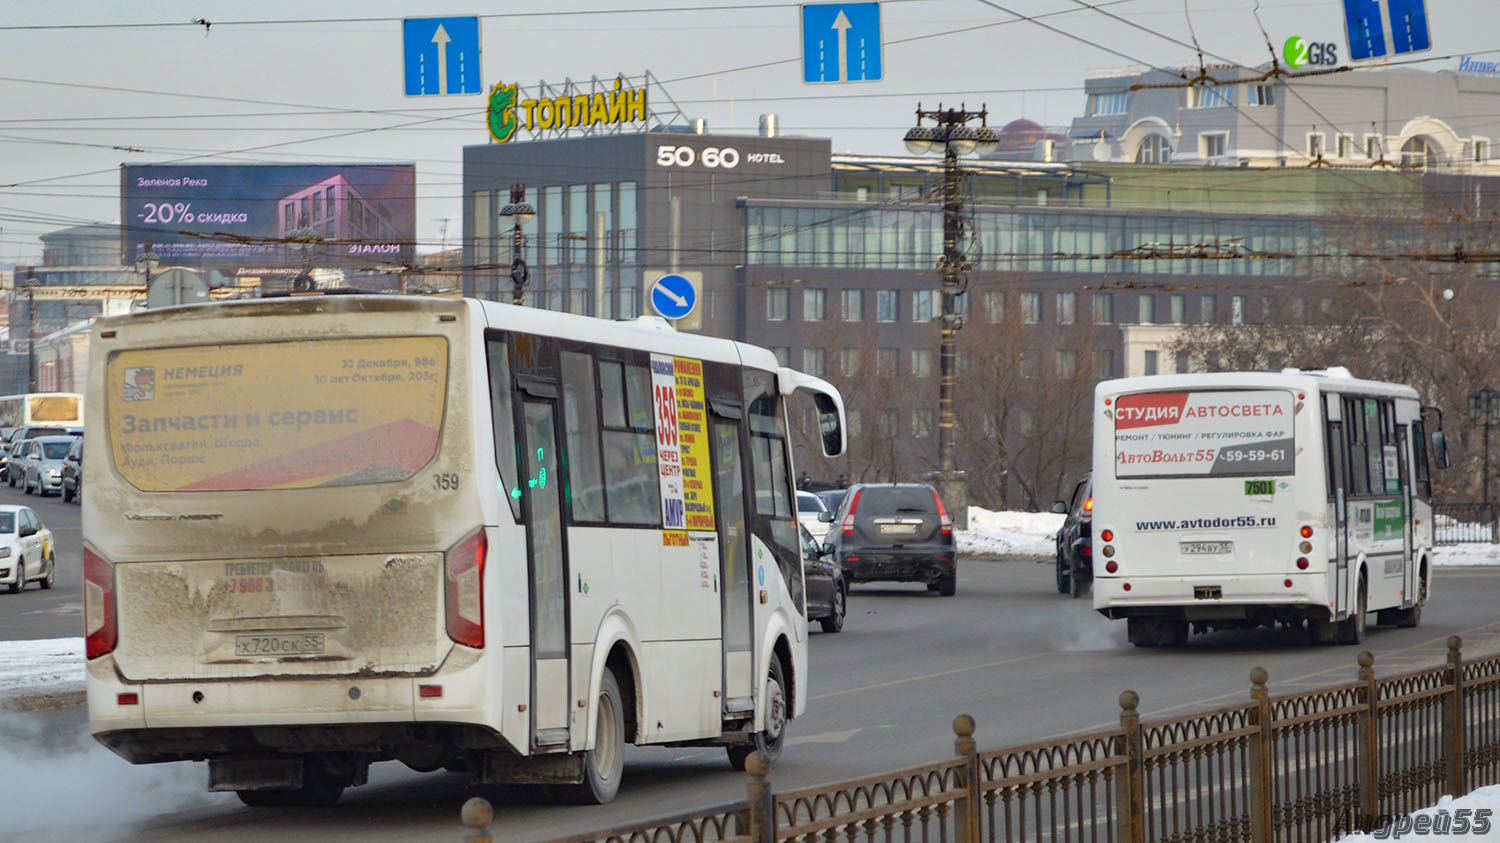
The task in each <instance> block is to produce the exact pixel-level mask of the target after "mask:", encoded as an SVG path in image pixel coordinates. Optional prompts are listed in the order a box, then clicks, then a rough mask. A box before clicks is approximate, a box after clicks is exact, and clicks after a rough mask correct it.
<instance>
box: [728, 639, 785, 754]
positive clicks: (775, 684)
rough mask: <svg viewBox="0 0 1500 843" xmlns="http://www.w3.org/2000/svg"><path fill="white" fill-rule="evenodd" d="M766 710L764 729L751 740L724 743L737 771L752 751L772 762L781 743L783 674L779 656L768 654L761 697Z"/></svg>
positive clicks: (779, 751) (779, 752) (783, 701)
mask: <svg viewBox="0 0 1500 843" xmlns="http://www.w3.org/2000/svg"><path fill="white" fill-rule="evenodd" d="M763 702H764V705H765V709H766V718H765V728H763V729H761V730H760V731H759V732H757V733H756V735H755V742H754V743H748V744H736V745H734V746H727V747H725V750H727V751H728V752H729V765H730V766H731V767H733V768H735V769H736V770H739V771H740V772H744V771H745V762H746V761H747V760H748V759H749V758H750V754H751V753H753V752H757V751H759V752H764V753H765V754H766V755H767V756H769V757H770V759H771V761H772V762H773V763H774V762H775V761H776V759H778V758H780V757H781V744H782V741H783V738H784V737H785V735H786V721H787V706H788V702H787V693H786V677H785V675H784V674H783V673H782V670H781V659H778V658H776V656H775V655H772V656H771V673H770V675H769V676H767V677H766V693H765V699H764V701H763Z"/></svg>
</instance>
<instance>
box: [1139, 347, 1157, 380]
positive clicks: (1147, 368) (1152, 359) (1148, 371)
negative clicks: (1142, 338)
mask: <svg viewBox="0 0 1500 843" xmlns="http://www.w3.org/2000/svg"><path fill="white" fill-rule="evenodd" d="M1156 357H1157V352H1156V349H1154V348H1148V349H1146V362H1145V365H1144V366H1142V367H1141V374H1144V375H1155V374H1160V373H1159V372H1158V371H1157V368H1156V365H1157V364H1156Z"/></svg>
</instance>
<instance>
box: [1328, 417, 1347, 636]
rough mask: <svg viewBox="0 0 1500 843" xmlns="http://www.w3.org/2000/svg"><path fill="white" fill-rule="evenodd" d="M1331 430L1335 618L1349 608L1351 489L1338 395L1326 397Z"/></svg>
mask: <svg viewBox="0 0 1500 843" xmlns="http://www.w3.org/2000/svg"><path fill="white" fill-rule="evenodd" d="M1324 407H1325V409H1326V412H1327V418H1328V430H1327V435H1326V436H1325V437H1324V443H1323V444H1324V445H1325V447H1326V448H1327V451H1328V497H1329V504H1330V506H1331V507H1332V509H1333V520H1332V526H1333V548H1334V549H1333V555H1334V583H1333V603H1334V606H1333V610H1334V617H1338V615H1339V613H1342V612H1345V611H1347V610H1348V607H1349V489H1348V471H1347V470H1346V468H1345V461H1346V456H1347V454H1348V451H1347V450H1346V449H1345V447H1346V446H1345V441H1344V425H1343V422H1342V421H1341V420H1340V418H1341V412H1342V407H1341V406H1340V402H1339V398H1338V396H1336V395H1330V396H1324Z"/></svg>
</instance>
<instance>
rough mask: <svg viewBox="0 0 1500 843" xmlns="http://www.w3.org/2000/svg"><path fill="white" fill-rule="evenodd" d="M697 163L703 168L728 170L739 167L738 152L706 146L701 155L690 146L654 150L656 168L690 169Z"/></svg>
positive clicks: (729, 148)
mask: <svg viewBox="0 0 1500 843" xmlns="http://www.w3.org/2000/svg"><path fill="white" fill-rule="evenodd" d="M699 161H702V162H703V166H705V167H709V168H713V167H722V168H724V169H726V170H730V169H733V168H735V167H737V166H739V163H740V152H739V150H737V149H735V148H734V147H732V146H726V147H724V148H722V149H720V148H719V147H717V146H707V147H704V148H703V152H702V153H699V152H698V151H697V150H696V149H693V148H692V147H691V146H658V147H657V148H656V165H657V166H658V167H691V166H693V164H695V163H697V162H699Z"/></svg>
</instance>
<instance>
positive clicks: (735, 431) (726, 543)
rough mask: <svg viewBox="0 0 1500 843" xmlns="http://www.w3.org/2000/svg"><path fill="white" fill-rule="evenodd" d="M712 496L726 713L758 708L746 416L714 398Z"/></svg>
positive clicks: (711, 413)
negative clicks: (747, 509)
mask: <svg viewBox="0 0 1500 843" xmlns="http://www.w3.org/2000/svg"><path fill="white" fill-rule="evenodd" d="M709 405H710V415H709V424H710V426H711V427H712V435H713V461H714V497H715V498H716V500H715V502H714V503H715V508H716V509H717V511H718V516H719V517H718V530H719V582H720V583H722V587H721V589H720V600H721V601H722V607H723V611H722V613H721V615H720V617H721V618H722V619H723V634H724V713H725V714H726V715H743V714H747V713H750V712H753V711H754V710H755V699H754V676H755V653H754V640H755V616H754V614H753V612H752V604H751V599H752V598H751V593H750V551H749V533H748V532H747V530H748V527H747V524H746V517H745V473H744V472H745V464H744V462H745V461H744V459H743V458H742V454H741V451H742V449H741V445H740V427H741V425H742V423H743V413H742V412H741V410H740V407H739V406H737V405H736V404H731V403H729V402H724V401H717V400H713V399H710V401H709Z"/></svg>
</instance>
